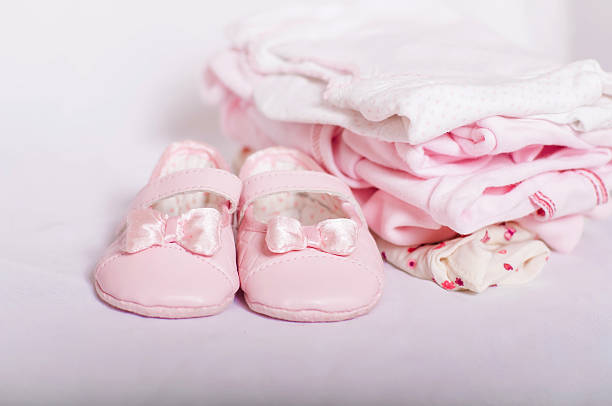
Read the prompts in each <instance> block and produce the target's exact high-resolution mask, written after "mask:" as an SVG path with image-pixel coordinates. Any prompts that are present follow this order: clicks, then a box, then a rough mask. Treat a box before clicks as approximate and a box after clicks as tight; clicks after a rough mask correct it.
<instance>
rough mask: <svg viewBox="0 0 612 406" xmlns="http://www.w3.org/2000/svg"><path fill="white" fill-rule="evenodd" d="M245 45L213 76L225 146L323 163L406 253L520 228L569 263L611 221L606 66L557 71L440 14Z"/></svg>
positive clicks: (425, 9) (242, 36)
mask: <svg viewBox="0 0 612 406" xmlns="http://www.w3.org/2000/svg"><path fill="white" fill-rule="evenodd" d="M230 39H231V47H230V48H229V49H227V50H225V51H222V52H220V53H219V54H217V55H216V56H215V57H214V58H212V60H211V61H210V63H209V65H208V67H207V69H206V72H205V88H206V89H205V90H206V92H205V94H206V96H207V97H208V98H209V99H211V100H216V101H218V102H219V103H220V104H221V107H222V125H223V129H224V132H225V133H226V134H227V135H228V136H230V137H232V138H234V139H236V140H238V141H239V142H241V143H242V144H243V145H246V146H248V147H250V148H253V149H259V148H263V147H267V146H271V145H278V144H280V145H284V146H288V147H294V148H297V149H300V150H302V151H304V152H306V153H308V154H310V155H311V156H313V157H314V158H315V159H316V160H317V161H318V162H319V163H320V164H321V165H322V166H323V167H324V168H325V169H326V170H327V171H329V172H330V173H333V174H334V175H336V176H338V177H340V178H342V179H343V180H344V181H345V182H346V183H347V184H348V185H349V186H351V188H352V189H353V192H354V194H355V197H356V198H357V199H358V200H359V202H360V203H361V205H362V208H363V211H364V215H365V216H366V219H367V221H368V224H369V226H370V227H371V228H372V229H373V230H374V231H375V232H376V233H377V234H378V235H379V236H380V237H381V238H382V239H384V240H386V241H388V242H390V243H392V244H395V245H399V246H412V245H418V244H423V243H428V242H434V241H442V240H446V239H449V238H453V237H455V236H457V234H463V235H467V234H472V233H474V232H476V231H477V230H479V229H482V228H483V227H487V226H490V225H491V224H498V223H500V222H504V221H510V220H517V221H519V222H520V224H521V225H522V226H524V227H526V228H528V229H529V230H533V231H534V232H535V233H537V235H538V236H540V237H541V238H543V239H545V241H546V243H547V244H549V245H550V246H551V247H553V248H554V249H558V250H562V251H568V250H571V249H572V248H573V246H575V244H576V243H577V242H578V240H579V236H580V233H581V231H582V224H583V216H584V215H590V214H591V213H593V212H595V213H597V215H601V213H605V212H607V211H610V204H608V196H609V194H608V189H609V186H610V185H612V163H611V160H612V149H611V147H612V75H610V74H609V73H606V72H604V71H603V70H602V69H601V68H600V67H599V65H598V64H597V62H595V61H592V60H585V61H578V62H574V63H572V64H569V65H565V66H563V65H558V64H553V63H550V62H548V61H544V60H542V59H540V58H537V57H534V56H532V55H528V54H525V53H524V52H522V51H521V50H518V49H516V48H515V47H514V46H513V45H512V44H510V43H508V42H507V41H505V40H503V39H501V38H499V37H497V36H496V35H495V34H493V33H490V32H489V31H488V30H487V29H486V28H483V27H480V26H478V25H476V24H474V23H472V22H469V21H466V20H464V19H463V17H460V16H458V15H456V14H454V13H453V12H451V11H449V10H448V9H446V8H443V7H440V6H439V5H434V4H429V3H428V4H423V5H415V4H412V3H410V4H404V3H399V2H398V3H397V4H396V5H395V7H393V8H383V7H378V5H377V4H373V3H371V2H360V3H352V4H351V5H346V4H344V5H329V6H322V7H316V8H312V7H304V8H299V7H298V8H295V7H293V8H291V9H280V10H275V11H271V12H269V13H262V14H260V15H256V16H253V17H251V18H247V19H245V20H243V21H241V22H239V23H238V24H236V25H234V26H233V27H232V29H231V30H230ZM560 227H565V228H564V230H565V233H559V232H556V231H557V230H559V228H560Z"/></svg>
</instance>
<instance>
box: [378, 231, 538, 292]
mask: <svg viewBox="0 0 612 406" xmlns="http://www.w3.org/2000/svg"><path fill="white" fill-rule="evenodd" d="M377 243H378V248H379V249H380V251H381V253H382V255H383V257H384V258H386V260H387V261H388V262H389V263H391V264H393V265H395V266H396V267H398V268H399V269H401V270H402V271H405V272H408V273H409V274H410V275H413V276H416V277H418V278H421V279H431V280H433V281H434V282H436V283H437V284H439V285H440V286H442V287H443V288H444V289H448V290H461V289H465V290H470V291H472V292H482V291H484V290H485V289H487V288H488V287H489V286H495V285H496V286H504V285H517V284H522V283H527V282H529V281H530V280H532V279H533V278H535V277H536V275H537V274H538V273H539V272H540V271H541V270H542V268H543V267H544V265H545V264H546V261H548V255H549V254H550V250H549V249H548V247H547V246H546V244H544V243H543V242H542V241H540V240H537V239H536V238H535V235H534V234H532V233H530V232H529V231H527V230H524V229H522V228H521V227H519V226H518V225H517V224H515V223H504V224H496V225H492V226H488V227H485V228H484V229H482V230H479V231H477V232H475V233H473V234H470V235H467V236H463V237H459V238H455V239H452V240H448V241H445V242H441V243H439V244H431V245H423V246H420V247H400V246H397V245H393V244H391V243H389V242H387V241H385V240H383V239H381V238H378V239H377Z"/></svg>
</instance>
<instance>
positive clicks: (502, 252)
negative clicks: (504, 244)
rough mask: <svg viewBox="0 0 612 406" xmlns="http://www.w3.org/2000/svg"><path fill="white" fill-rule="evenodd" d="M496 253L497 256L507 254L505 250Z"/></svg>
mask: <svg viewBox="0 0 612 406" xmlns="http://www.w3.org/2000/svg"><path fill="white" fill-rule="evenodd" d="M497 253H498V254H507V253H508V251H506V250H499V251H497Z"/></svg>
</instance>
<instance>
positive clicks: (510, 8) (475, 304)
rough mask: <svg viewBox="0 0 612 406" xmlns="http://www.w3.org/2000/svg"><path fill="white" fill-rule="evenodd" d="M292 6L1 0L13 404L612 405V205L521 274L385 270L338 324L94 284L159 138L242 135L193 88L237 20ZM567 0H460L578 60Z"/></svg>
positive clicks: (3, 232) (0, 343) (1, 302)
mask: <svg viewBox="0 0 612 406" xmlns="http://www.w3.org/2000/svg"><path fill="white" fill-rule="evenodd" d="M282 3H285V2H283V1H280V0H267V1H261V2H258V3H255V2H250V1H247V0H244V1H227V2H217V1H215V2H198V1H191V2H178V3H174V4H173V5H169V3H155V2H128V3H127V4H126V3H124V2H99V3H97V4H96V3H89V4H85V3H84V2H78V1H58V2H38V3H36V2H34V3H33V2H19V3H17V2H15V3H11V4H10V5H7V4H3V7H2V11H1V13H0V73H1V75H0V89H1V92H0V140H1V141H0V152H2V155H1V160H0V162H1V164H0V165H1V167H0V169H1V170H0V186H1V187H2V194H1V197H0V212H1V213H2V215H3V216H4V221H3V226H2V227H0V266H1V267H0V403H1V404H64V405H65V404H76V405H78V404H92V405H93V404H103V403H109V402H112V403H114V404H245V403H249V404H262V405H265V404H334V403H336V404H337V403H343V404H372V403H378V404H389V405H391V404H402V403H403V404H407V403H410V404H429V405H431V404H517V403H522V404H536V403H539V404H550V403H553V402H555V403H558V404H575V403H591V404H597V403H600V404H605V403H607V402H608V401H609V398H610V396H612V389H611V387H610V385H609V376H610V374H611V373H612V349H611V347H610V345H609V343H610V341H611V339H612V320H611V317H610V310H611V306H612V299H611V298H612V295H610V293H609V290H610V286H608V280H609V273H610V271H611V267H610V261H611V260H612V252H611V251H610V249H609V244H610V236H611V235H612V234H611V232H610V228H611V227H612V221H607V222H604V223H599V224H589V225H588V228H587V232H586V235H585V237H584V240H583V242H582V243H581V245H580V246H579V248H578V249H577V250H576V252H575V253H574V254H572V255H566V256H561V255H553V257H552V259H551V262H550V264H549V265H548V267H547V268H546V269H545V271H544V273H543V274H542V275H541V276H540V277H539V278H538V279H537V280H536V281H534V282H533V283H532V284H530V285H527V286H525V287H520V288H504V289H502V288H497V289H495V288H493V289H490V290H488V291H487V292H485V293H483V294H481V295H470V294H457V293H450V292H445V291H443V290H442V289H440V288H438V287H437V286H435V285H434V284H433V283H429V282H424V281H420V280H417V279H414V278H412V277H410V276H408V275H406V274H403V273H401V272H400V271H397V270H395V269H393V268H391V267H387V268H386V276H387V287H386V292H385V294H384V296H383V299H382V301H381V303H380V304H379V306H378V307H376V308H375V309H374V311H373V312H372V313H371V314H370V315H368V316H365V317H362V318H359V319H356V320H352V321H348V322H343V323H335V324H314V325H307V324H297V323H288V322H282V321H276V320H272V319H268V318H265V317H261V316H258V315H256V314H254V313H252V312H250V311H249V310H248V309H247V308H246V306H245V305H244V303H243V301H242V300H241V298H240V297H238V298H237V299H236V301H235V304H234V305H233V306H231V307H230V308H229V309H228V310H227V311H226V312H224V313H222V314H221V315H219V316H216V317H210V318H204V319H192V320H179V321H169V320H157V319H146V318H141V317H137V316H134V315H131V314H128V313H123V312H119V311H116V310H113V309H111V308H109V307H108V306H106V305H104V304H103V303H102V302H100V301H99V300H98V299H97V297H96V296H95V293H94V291H93V289H92V284H91V272H92V271H93V266H94V264H95V262H96V261H97V259H98V257H99V255H100V254H101V253H102V251H103V249H104V247H105V245H106V244H107V243H108V242H109V241H110V239H111V236H112V232H113V230H114V228H115V226H116V224H117V221H119V219H120V217H121V216H122V215H123V214H124V212H125V209H126V207H127V204H128V203H129V201H130V199H131V198H132V197H133V195H134V194H135V193H136V191H137V190H138V189H139V188H140V187H141V186H143V185H144V182H146V179H147V177H148V175H149V172H150V171H151V170H152V168H153V165H154V164H155V162H156V160H157V158H158V156H159V154H160V153H161V151H162V149H163V148H164V146H165V145H166V144H167V143H169V142H171V141H174V140H179V139H183V138H194V139H199V140H205V141H208V142H210V143H212V144H215V145H217V146H218V147H219V148H220V149H221V151H222V152H223V153H224V154H226V155H227V156H228V157H229V156H231V153H232V152H233V151H234V150H235V148H236V146H235V145H232V144H231V143H229V142H227V141H224V140H223V139H222V138H221V137H220V136H219V131H218V127H217V121H216V112H215V111H214V109H211V108H206V107H203V106H202V105H201V103H200V102H199V99H198V92H197V79H198V74H199V71H200V68H201V65H202V63H203V61H204V60H205V58H206V55H208V54H209V53H210V52H211V51H212V50H214V49H215V48H217V47H219V46H220V44H221V43H222V42H221V39H222V36H221V34H220V33H221V30H222V26H223V25H225V24H226V23H227V22H228V21H229V20H230V19H231V17H232V16H233V15H234V14H236V13H238V14H244V13H247V12H249V11H251V10H255V9H258V8H261V7H263V6H269V5H275V4H282ZM553 3H554V5H553V6H551V2H548V1H538V2H535V3H533V2H528V1H526V0H525V1H518V2H512V4H510V3H508V2H501V1H493V2H481V1H467V2H461V3H456V4H458V5H457V6H456V7H459V8H462V9H463V10H465V11H466V12H468V11H473V12H474V15H476V16H478V17H479V18H486V19H487V20H488V21H489V23H492V24H494V25H495V26H496V27H497V28H498V29H499V30H500V31H503V32H505V33H506V34H508V35H511V36H515V38H516V39H517V41H518V42H522V43H524V44H525V45H529V46H531V47H533V48H534V49H539V50H541V51H543V52H548V53H549V54H550V55H552V56H556V57H560V58H565V57H567V56H569V55H571V53H572V52H573V51H572V49H573V48H572V47H575V45H572V44H575V42H576V40H575V38H574V37H571V38H570V35H571V32H572V29H571V28H572V26H571V24H569V25H568V23H567V21H568V19H570V18H571V17H572V16H573V14H572V13H571V12H570V10H571V7H570V6H572V4H573V3H569V2H553ZM528 4H532V5H533V6H529V5H528ZM608 4H609V3H608ZM583 14H584V13H583ZM572 38H573V39H572ZM604 46H605V45H604ZM600 51H601V49H599V50H596V51H594V52H600ZM601 52H604V51H601Z"/></svg>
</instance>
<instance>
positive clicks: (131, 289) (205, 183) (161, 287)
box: [95, 141, 242, 318]
mask: <svg viewBox="0 0 612 406" xmlns="http://www.w3.org/2000/svg"><path fill="white" fill-rule="evenodd" d="M241 188H242V183H241V181H240V179H238V177H236V176H235V175H233V174H231V173H230V172H228V171H227V165H226V164H225V162H224V161H223V159H222V158H221V157H220V156H219V154H218V153H217V152H216V151H215V150H213V149H212V148H211V147H209V146H207V145H205V144H201V143H196V142H193V141H185V142H180V143H174V144H172V145H170V146H169V147H168V148H167V149H166V151H165V152H164V154H163V155H162V157H161V159H160V161H159V163H158V164H157V166H156V168H155V169H154V171H153V174H152V175H151V179H150V180H149V183H148V184H147V185H146V186H145V187H144V188H143V189H142V190H141V191H140V192H139V193H138V195H137V196H136V198H135V200H134V202H133V203H132V205H131V207H130V209H129V211H128V214H127V217H126V219H125V221H124V223H123V226H122V229H121V231H120V233H119V235H118V236H117V238H116V240H115V241H114V242H113V244H112V245H111V246H110V247H109V248H108V250H107V252H106V253H105V255H104V256H103V258H102V260H101V261H100V262H99V264H98V266H97V268H96V271H95V287H96V291H97V292H98V295H99V296H100V298H102V300H104V301H105V302H107V303H109V304H110V305H112V306H115V307H118V308H120V309H123V310H127V311H130V312H133V313H138V314H141V315H143V316H150V317H164V318H184V317H200V316H209V315H212V314H216V313H219V312H221V311H222V310H223V309H224V308H225V307H226V306H227V305H228V304H229V303H230V302H232V299H233V297H234V293H236V291H237V290H238V287H239V284H238V273H237V271H236V250H235V243H234V234H233V230H232V213H233V212H234V211H235V209H236V206H237V203H238V199H239V197H240V190H241Z"/></svg>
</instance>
